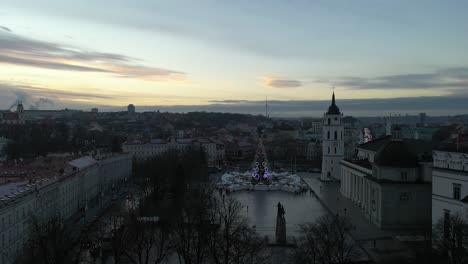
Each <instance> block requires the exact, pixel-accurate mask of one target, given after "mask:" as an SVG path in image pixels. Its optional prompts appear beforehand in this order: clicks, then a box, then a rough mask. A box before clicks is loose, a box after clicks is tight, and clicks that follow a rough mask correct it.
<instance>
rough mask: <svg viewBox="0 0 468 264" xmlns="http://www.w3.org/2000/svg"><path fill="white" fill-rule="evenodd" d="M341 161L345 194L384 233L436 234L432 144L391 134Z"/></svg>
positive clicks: (394, 132) (397, 130) (362, 145)
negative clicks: (432, 202)
mask: <svg viewBox="0 0 468 264" xmlns="http://www.w3.org/2000/svg"><path fill="white" fill-rule="evenodd" d="M356 150H357V154H356V157H354V158H353V159H345V160H342V161H341V181H340V191H341V193H342V194H343V195H344V196H345V197H347V198H348V199H350V200H351V201H353V202H354V203H355V204H357V205H358V206H359V207H360V208H361V210H362V211H363V213H364V214H365V216H366V217H367V218H368V219H369V220H370V221H371V222H372V223H374V224H375V225H377V226H378V227H379V228H381V229H396V230H401V229H411V230H416V229H417V230H430V228H431V206H430V205H431V203H430V201H431V189H432V188H431V187H432V184H431V174H432V173H431V170H432V164H431V150H432V145H431V144H430V142H427V141H423V140H408V139H402V138H401V129H399V128H398V127H396V128H394V129H393V131H392V132H391V135H389V136H384V137H382V138H378V139H375V140H373V141H370V142H367V143H364V144H361V145H358V146H357V148H356Z"/></svg>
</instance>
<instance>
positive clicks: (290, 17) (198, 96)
mask: <svg viewBox="0 0 468 264" xmlns="http://www.w3.org/2000/svg"><path fill="white" fill-rule="evenodd" d="M466 10H468V2H466V1H415V0H414V1H407V0H405V1H384V0H382V1H380V0H369V1H359V0H355V1H333V0H323V1H319V0H292V1H284V0H258V1H251V0H249V1H247V0H245V1H244V0H240V1H220V0H212V1H208V0H197V1H191V0H185V1H178V0H171V1H149V0H148V1H128V0H114V1H90V0H89V1H83V0H81V1H64V0H48V1H37V0H30V1H21V0H3V1H1V2H0V97H1V98H0V109H8V108H9V106H10V105H11V104H12V103H13V102H14V101H15V100H17V98H20V99H21V100H24V101H27V102H25V104H30V105H31V107H33V106H35V107H38V108H41V109H49V108H50V109H57V108H63V107H70V108H81V109H88V108H91V107H95V106H99V107H105V106H109V107H113V108H114V109H123V108H124V106H126V105H128V104H129V103H133V104H135V105H137V106H161V107H162V106H168V107H169V106H184V105H185V106H187V105H189V106H197V105H211V104H223V105H232V104H239V103H241V102H249V101H253V102H257V101H262V100H264V99H265V97H268V99H269V100H272V101H292V102H293V103H294V101H308V100H310V101H317V100H329V98H330V94H331V89H332V86H336V89H335V91H336V93H337V97H338V98H339V99H359V100H360V99H369V98H380V99H388V98H408V97H428V98H433V97H435V96H436V97H441V98H443V99H444V100H445V99H448V98H451V97H454V98H460V97H468V52H467V47H468V34H467V32H468V16H467V13H466ZM422 100H424V99H422ZM395 107H396V108H398V106H395ZM428 107H430V105H428ZM397 110H398V109H395V111H397ZM439 110H440V109H439ZM385 111H389V110H385ZM439 112H440V113H441V114H442V113H443V114H445V112H446V111H445V112H444V111H443V109H442V110H440V111H439ZM462 112H463V111H462ZM434 114H437V111H435V112H434Z"/></svg>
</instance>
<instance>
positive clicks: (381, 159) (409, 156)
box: [374, 140, 419, 168]
mask: <svg viewBox="0 0 468 264" xmlns="http://www.w3.org/2000/svg"><path fill="white" fill-rule="evenodd" d="M418 161H419V158H418V156H417V155H416V154H415V153H414V149H411V148H410V146H408V144H407V143H406V142H405V141H403V140H400V141H394V140H392V141H390V142H388V143H387V144H385V145H384V146H382V147H381V148H380V149H379V151H378V152H377V154H376V155H375V158H374V162H375V164H377V165H380V166H386V167H400V168H412V167H418Z"/></svg>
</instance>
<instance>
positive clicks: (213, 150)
mask: <svg viewBox="0 0 468 264" xmlns="http://www.w3.org/2000/svg"><path fill="white" fill-rule="evenodd" d="M190 147H201V148H202V149H203V150H204V152H205V154H206V158H207V162H208V166H209V167H215V166H217V165H219V164H221V163H222V160H220V158H224V147H222V146H221V145H220V144H219V143H217V142H216V141H214V140H211V139H209V138H200V139H174V138H171V139H169V140H165V139H152V140H146V141H144V140H134V141H130V142H125V143H124V144H123V146H122V149H123V151H124V152H126V153H129V154H130V155H131V156H132V157H133V158H134V159H135V160H136V161H144V160H149V159H151V158H153V157H157V156H159V155H162V154H164V153H166V152H168V151H170V150H177V151H184V150H186V149H188V148H190Z"/></svg>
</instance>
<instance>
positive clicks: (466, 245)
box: [432, 213, 468, 264]
mask: <svg viewBox="0 0 468 264" xmlns="http://www.w3.org/2000/svg"><path fill="white" fill-rule="evenodd" d="M432 235H433V238H432V243H433V247H434V249H435V253H438V254H437V255H438V256H440V257H442V260H441V261H445V263H450V264H462V263H467V262H468V221H467V218H466V217H464V216H462V215H461V214H460V213H455V214H451V215H449V216H448V217H446V218H442V219H440V220H439V221H438V222H437V224H436V225H435V226H434V229H433V232H432Z"/></svg>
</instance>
